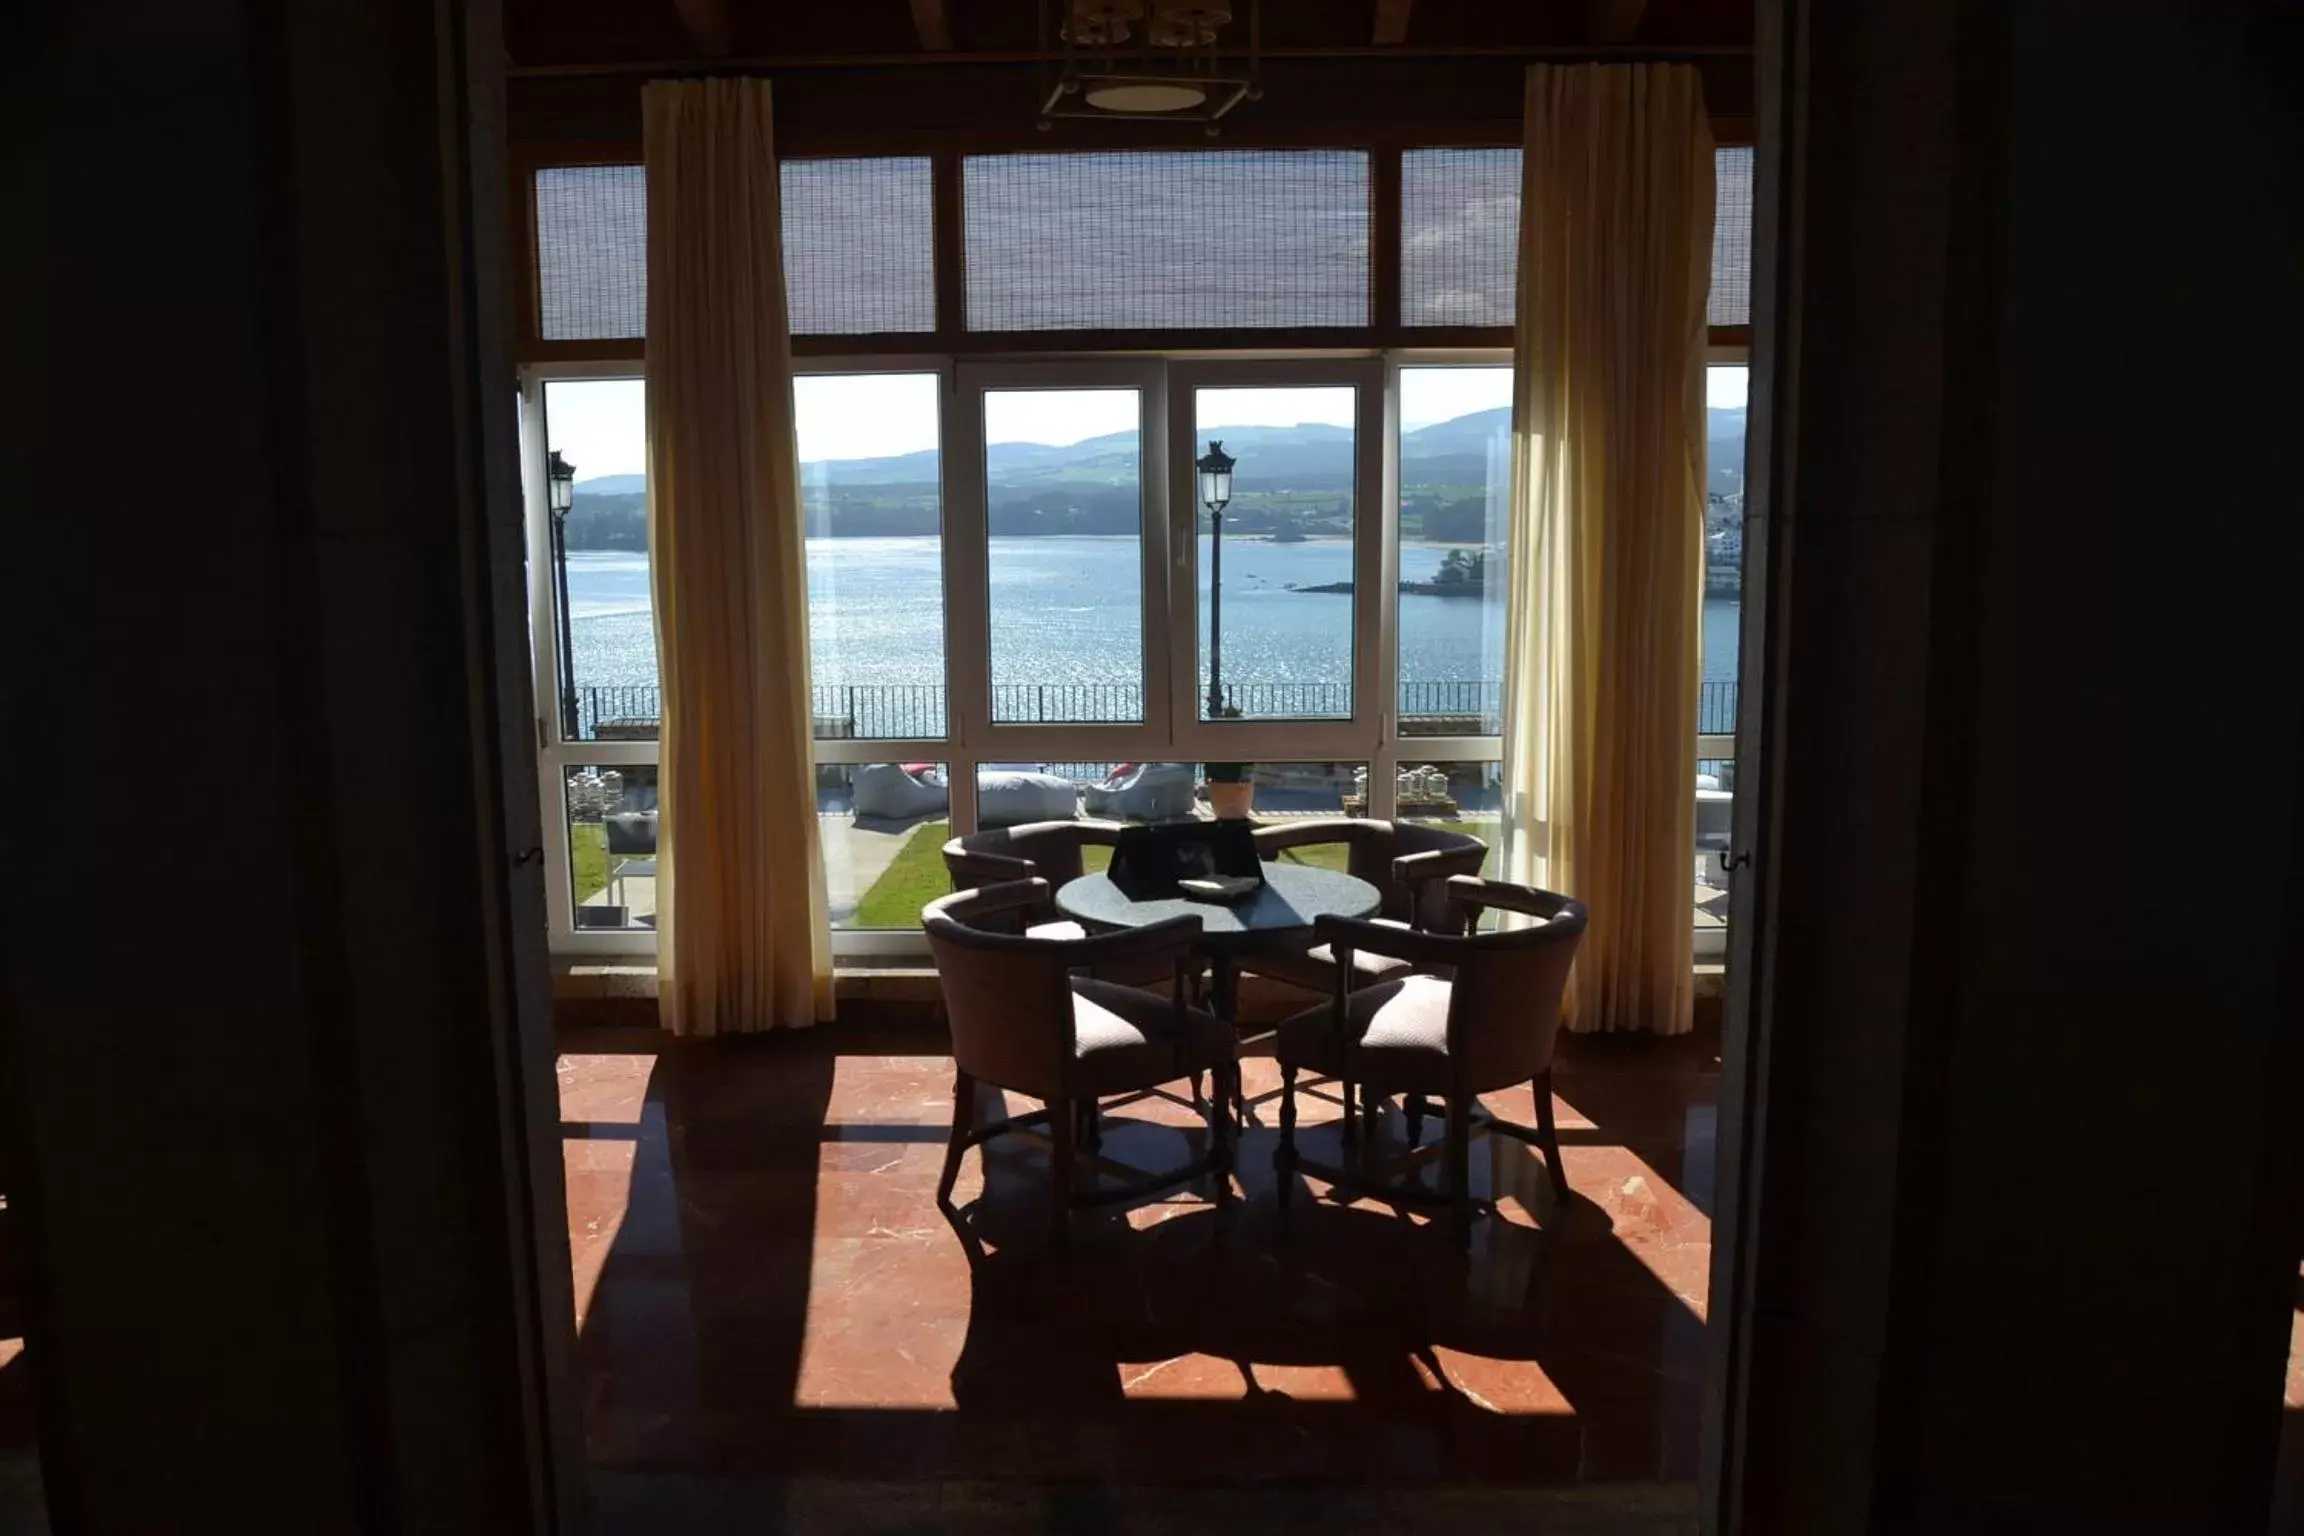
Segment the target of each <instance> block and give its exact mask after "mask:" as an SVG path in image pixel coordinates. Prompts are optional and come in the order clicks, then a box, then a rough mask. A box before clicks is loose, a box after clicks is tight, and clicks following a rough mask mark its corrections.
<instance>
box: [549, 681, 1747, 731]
mask: <svg viewBox="0 0 2304 1536" xmlns="http://www.w3.org/2000/svg"><path fill="white" fill-rule="evenodd" d="M810 693H811V702H810V708H811V712H812V713H813V714H814V715H815V729H816V738H817V739H818V740H819V741H934V740H937V739H939V738H941V737H943V736H945V735H946V734H948V728H947V717H946V714H945V708H944V689H943V687H942V686H941V685H940V684H936V683H832V684H825V685H821V686H818V687H816V688H813V689H811V690H810ZM1224 698H1225V702H1226V703H1227V704H1229V705H1231V706H1232V707H1233V708H1235V709H1238V710H1239V711H1240V714H1241V718H1243V719H1247V720H1341V719H1348V718H1350V716H1351V714H1352V685H1351V684H1350V683H1341V682H1338V683H1235V684H1231V685H1229V686H1227V687H1226V688H1225V690H1224ZM1503 708H1504V687H1503V684H1501V683H1493V682H1480V681H1471V680H1440V681H1428V682H1413V683H1402V684H1401V685H1400V734H1401V735H1403V736H1419V735H1422V736H1480V735H1492V734H1494V733H1495V732H1496V731H1497V730H1498V729H1499V728H1500V725H1501V722H1502V718H1503ZM662 710H663V694H662V692H661V691H660V690H659V689H657V688H656V687H655V686H654V685H652V684H645V683H628V684H600V685H593V686H590V687H583V688H579V689H577V690H576V738H575V739H577V740H579V741H652V740H654V739H655V736H656V722H657V719H658V717H659V715H660V714H661V713H662ZM992 718H993V720H994V721H995V722H997V723H999V724H1001V725H1095V724H1111V723H1115V722H1121V721H1131V720H1142V719H1143V718H1144V690H1143V688H1142V687H1141V686H1140V685H1138V684H1135V683H995V684H994V685H993V687H992ZM1696 729H1697V731H1698V732H1699V733H1701V734H1703V735H1707V736H1727V735H1733V734H1734V733H1735V730H1736V685H1735V684H1734V683H1732V682H1711V683H1705V684H1703V685H1702V686H1701V687H1700V688H1699V689H1698V692H1697V700H1696Z"/></svg>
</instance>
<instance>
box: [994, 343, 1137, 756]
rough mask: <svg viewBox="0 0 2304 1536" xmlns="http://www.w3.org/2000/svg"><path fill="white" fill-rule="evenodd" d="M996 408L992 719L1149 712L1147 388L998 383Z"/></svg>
mask: <svg viewBox="0 0 2304 1536" xmlns="http://www.w3.org/2000/svg"><path fill="white" fill-rule="evenodd" d="M983 410H984V515H985V530H986V538H985V544H986V551H985V563H986V568H987V572H988V576H989V581H988V583H987V602H988V604H989V614H988V618H989V629H990V665H991V671H992V719H993V720H994V721H995V722H996V723H1001V724H1015V723H1025V722H1033V723H1049V722H1069V721H1113V722H1119V721H1138V720H1142V719H1143V718H1144V605H1143V600H1142V594H1143V590H1144V586H1143V575H1142V572H1143V562H1144V506H1143V500H1144V498H1143V484H1142V474H1141V468H1140V466H1141V463H1142V456H1143V444H1142V431H1141V426H1142V420H1143V399H1142V396H1141V394H1140V393H1139V392H1138V391H1136V390H1133V389H988V390H986V391H985V392H984V396H983Z"/></svg>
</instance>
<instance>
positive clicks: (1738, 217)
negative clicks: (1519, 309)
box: [1400, 144, 1752, 325]
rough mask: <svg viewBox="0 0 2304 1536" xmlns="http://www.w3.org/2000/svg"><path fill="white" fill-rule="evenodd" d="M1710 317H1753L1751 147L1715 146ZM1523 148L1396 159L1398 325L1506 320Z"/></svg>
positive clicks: (1725, 321) (1515, 258)
mask: <svg viewBox="0 0 2304 1536" xmlns="http://www.w3.org/2000/svg"><path fill="white" fill-rule="evenodd" d="M1713 178H1714V182H1715V186H1716V191H1715V202H1714V205H1713V215H1712V221H1713V222H1712V297H1711V304H1710V308H1709V316H1708V318H1709V321H1710V323H1711V324H1713V325H1749V324H1750V323H1751V320H1752V148H1751V146H1750V145H1748V144H1731V145H1723V146H1721V147H1720V148H1719V149H1717V150H1715V151H1714V152H1713ZM1519 240H1520V151H1519V150H1518V149H1516V148H1511V149H1412V150H1409V151H1407V152H1406V153H1404V154H1403V155H1402V156H1401V157H1400V323H1401V324H1403V325H1510V324H1512V321H1513V289H1514V286H1515V285H1514V281H1513V280H1514V276H1515V273H1516V271H1517V268H1518V264H1519Z"/></svg>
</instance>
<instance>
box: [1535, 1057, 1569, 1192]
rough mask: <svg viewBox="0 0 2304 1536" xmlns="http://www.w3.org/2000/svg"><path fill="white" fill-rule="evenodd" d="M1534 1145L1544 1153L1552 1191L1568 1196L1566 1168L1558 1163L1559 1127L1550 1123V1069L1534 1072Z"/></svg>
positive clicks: (1545, 1166)
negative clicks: (1550, 1177)
mask: <svg viewBox="0 0 2304 1536" xmlns="http://www.w3.org/2000/svg"><path fill="white" fill-rule="evenodd" d="M1534 1086H1535V1090H1536V1145H1537V1146H1538V1147H1539V1148H1541V1149H1542V1151H1543V1153H1544V1168H1545V1171H1546V1172H1548V1173H1550V1174H1551V1175H1552V1193H1553V1194H1555V1195H1557V1196H1559V1197H1560V1198H1561V1199H1563V1200H1565V1199H1567V1198H1568V1170H1567V1169H1566V1168H1563V1167H1562V1166H1561V1165H1560V1128H1559V1127H1558V1126H1556V1125H1554V1124H1553V1123H1552V1069H1551V1068H1550V1067H1546V1068H1545V1069H1544V1070H1543V1071H1541V1072H1539V1073H1537V1074H1536V1081H1535V1085H1534Z"/></svg>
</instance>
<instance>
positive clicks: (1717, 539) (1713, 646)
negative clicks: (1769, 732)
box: [1695, 362, 1751, 955]
mask: <svg viewBox="0 0 2304 1536" xmlns="http://www.w3.org/2000/svg"><path fill="white" fill-rule="evenodd" d="M1750 378H1751V370H1750V369H1749V368H1748V367H1747V366H1745V365H1744V364H1743V363H1740V362H1739V363H1715V364H1714V365H1712V366H1711V367H1709V368H1707V369H1705V370H1704V404H1705V432H1704V437H1705V442H1704V447H1705V468H1704V616H1703V626H1702V629H1701V631H1700V633H1701V636H1702V641H1701V643H1702V647H1703V650H1702V655H1703V672H1702V674H1701V676H1702V681H1701V682H1699V683H1698V684H1697V697H1696V733H1697V734H1696V787H1695V793H1696V849H1695V862H1696V912H1697V916H1696V923H1697V953H1698V954H1699V955H1709V954H1718V953H1720V952H1721V951H1722V949H1723V948H1724V947H1725V944H1726V939H1727V920H1728V887H1729V883H1730V881H1729V874H1728V870H1727V867H1726V865H1725V863H1724V858H1725V855H1726V854H1727V853H1728V852H1729V847H1730V841H1731V838H1732V837H1733V834H1734V825H1733V819H1734V815H1735V805H1736V704H1737V699H1736V681H1737V680H1736V664H1737V651H1738V648H1739V646H1740V644H1741V640H1742V633H1743V617H1744V614H1743V573H1744V443H1745V438H1744V412H1745V394H1746V391H1747V388H1748V386H1749V384H1750Z"/></svg>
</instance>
